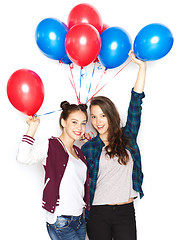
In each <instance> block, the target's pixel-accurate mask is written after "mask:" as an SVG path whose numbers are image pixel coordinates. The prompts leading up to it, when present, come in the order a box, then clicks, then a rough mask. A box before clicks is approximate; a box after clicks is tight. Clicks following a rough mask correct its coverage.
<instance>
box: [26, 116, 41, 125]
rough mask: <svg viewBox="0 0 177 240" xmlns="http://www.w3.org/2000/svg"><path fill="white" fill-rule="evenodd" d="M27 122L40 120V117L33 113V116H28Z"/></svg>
mask: <svg viewBox="0 0 177 240" xmlns="http://www.w3.org/2000/svg"><path fill="white" fill-rule="evenodd" d="M26 122H27V123H28V124H29V123H32V122H40V118H39V117H38V116H37V115H33V116H27V118H26Z"/></svg>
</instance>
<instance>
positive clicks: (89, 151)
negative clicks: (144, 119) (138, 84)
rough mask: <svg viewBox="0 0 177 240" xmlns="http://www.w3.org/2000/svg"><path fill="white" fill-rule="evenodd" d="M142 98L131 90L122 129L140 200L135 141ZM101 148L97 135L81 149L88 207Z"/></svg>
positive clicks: (137, 152) (140, 187)
mask: <svg viewBox="0 0 177 240" xmlns="http://www.w3.org/2000/svg"><path fill="white" fill-rule="evenodd" d="M144 97H145V94H144V93H136V92H134V91H133V89H132V92H131V100H130V104H129V109H128V117H127V122H126V125H125V127H124V128H123V131H124V134H125V135H126V136H127V137H129V138H130V139H131V141H130V142H129V144H130V148H127V149H128V150H129V151H130V153H131V156H132V158H133V162H134V164H133V173H132V179H133V189H134V190H135V191H137V192H139V194H140V198H142V197H143V195H144V194H143V191H142V182H143V173H142V169H141V155H140V151H139V147H138V144H137V141H136V139H137V135H138V131H139V127H140V122H141V109H142V107H141V104H142V99H143V98H144ZM103 147H104V143H103V142H102V140H101V139H100V137H99V134H98V135H97V136H96V137H94V138H92V139H91V140H90V141H88V142H87V143H85V144H84V145H83V146H82V148H81V150H82V152H83V153H84V155H85V157H86V159H87V165H88V168H89V177H90V205H92V202H93V198H94V193H95V188H96V183H97V175H98V169H99V160H100V155H101V152H102V148H103ZM85 215H86V218H87V219H88V217H89V211H86V213H85Z"/></svg>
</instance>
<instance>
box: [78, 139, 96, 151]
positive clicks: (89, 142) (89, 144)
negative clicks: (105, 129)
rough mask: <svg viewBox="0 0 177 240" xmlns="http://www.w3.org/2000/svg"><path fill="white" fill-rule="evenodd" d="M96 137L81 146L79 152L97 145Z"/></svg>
mask: <svg viewBox="0 0 177 240" xmlns="http://www.w3.org/2000/svg"><path fill="white" fill-rule="evenodd" d="M97 142H98V141H97V137H94V138H92V139H90V140H89V141H88V142H86V143H85V144H84V145H82V147H81V150H85V149H87V148H90V147H92V146H95V145H96V144H97Z"/></svg>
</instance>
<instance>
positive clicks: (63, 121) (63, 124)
mask: <svg viewBox="0 0 177 240" xmlns="http://www.w3.org/2000/svg"><path fill="white" fill-rule="evenodd" d="M61 126H62V127H63V128H64V127H65V120H64V119H63V118H62V119H61Z"/></svg>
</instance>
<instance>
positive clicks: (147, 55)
mask: <svg viewBox="0 0 177 240" xmlns="http://www.w3.org/2000/svg"><path fill="white" fill-rule="evenodd" d="M172 46H173V36H172V33H171V32H170V30H169V29H168V28H167V27H165V26H164V25H162V24H159V23H153V24H149V25H147V26H145V27H144V28H142V29H141V30H140V31H139V33H138V34H137V36H136V38H135V41H134V44H133V49H134V52H135V55H136V57H138V58H139V59H141V60H143V61H153V60H158V59H160V58H162V57H164V56H165V55H166V54H167V53H168V52H169V51H170V49H171V48H172Z"/></svg>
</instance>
